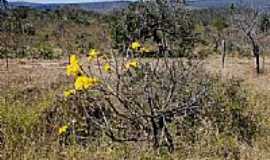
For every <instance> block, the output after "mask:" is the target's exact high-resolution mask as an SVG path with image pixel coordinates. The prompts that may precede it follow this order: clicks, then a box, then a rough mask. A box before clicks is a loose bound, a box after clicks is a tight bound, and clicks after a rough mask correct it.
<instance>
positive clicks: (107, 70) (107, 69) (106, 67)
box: [103, 63, 112, 73]
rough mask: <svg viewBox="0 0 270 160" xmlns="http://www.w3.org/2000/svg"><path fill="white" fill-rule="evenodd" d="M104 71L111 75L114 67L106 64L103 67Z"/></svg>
mask: <svg viewBox="0 0 270 160" xmlns="http://www.w3.org/2000/svg"><path fill="white" fill-rule="evenodd" d="M103 70H104V71H105V72H107V73H110V72H111V71H112V67H111V65H110V64H109V63H106V64H104V65H103Z"/></svg>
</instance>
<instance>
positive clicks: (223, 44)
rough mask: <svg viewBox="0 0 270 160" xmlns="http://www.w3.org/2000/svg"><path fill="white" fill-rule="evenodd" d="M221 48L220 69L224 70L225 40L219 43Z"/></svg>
mask: <svg viewBox="0 0 270 160" xmlns="http://www.w3.org/2000/svg"><path fill="white" fill-rule="evenodd" d="M221 46H222V48H221V50H222V51H221V52H222V57H221V58H222V59H221V61H222V68H224V67H225V56H226V43H225V40H222V42H221Z"/></svg>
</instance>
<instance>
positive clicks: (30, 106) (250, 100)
mask: <svg viewBox="0 0 270 160" xmlns="http://www.w3.org/2000/svg"><path fill="white" fill-rule="evenodd" d="M0 18H1V21H0V42H1V43H0V58H2V59H4V60H7V61H6V62H5V63H7V64H8V63H9V61H8V59H13V60H14V59H15V60H18V59H20V58H29V59H31V60H36V61H35V62H39V61H42V60H43V59H50V60H51V61H50V62H55V61H52V60H55V59H59V60H58V61H61V60H62V59H68V62H66V61H65V63H64V69H63V67H62V68H59V69H56V70H58V72H59V70H60V72H61V73H65V72H66V75H64V74H59V73H58V72H57V71H56V70H54V73H48V75H50V76H48V77H43V81H38V82H35V83H33V82H34V81H33V80H32V79H33V77H34V76H33V75H30V76H29V77H27V75H26V80H25V81H23V82H20V79H18V78H13V79H12V80H14V81H15V82H13V83H12V81H10V77H9V74H10V75H11V74H12V73H11V71H9V70H7V74H6V75H7V79H5V80H6V81H7V85H3V87H2V84H1V83H0V87H2V88H3V89H2V88H0V157H1V158H2V159H234V160H239V159H254V158H257V157H258V156H260V157H263V158H269V156H268V155H267V154H266V153H267V151H268V150H269V142H268V141H266V140H265V139H269V133H268V132H269V129H270V120H269V117H268V116H267V113H269V109H267V107H266V106H268V105H269V104H270V102H269V100H268V99H269V96H267V94H266V95H265V94H263V92H257V91H255V90H253V89H250V88H249V87H248V86H247V85H246V84H244V82H243V81H241V80H239V79H237V78H234V77H233V78H232V79H230V78H224V77H223V76H221V75H222V74H215V73H212V72H209V70H208V69H207V67H205V64H204V63H203V60H204V59H207V57H211V56H213V55H219V54H220V55H221V56H220V57H221V60H222V61H221V62H222V65H221V68H226V65H225V64H226V57H228V56H231V55H236V54H237V56H239V57H240V58H243V57H245V56H248V57H249V58H251V57H252V56H254V57H255V60H256V70H255V71H256V72H257V73H258V75H257V76H261V75H259V74H260V73H263V72H262V71H263V70H262V68H261V64H260V58H261V57H262V56H263V52H267V51H268V48H267V45H265V43H267V42H268V41H267V40H266V39H267V35H268V31H269V27H270V20H269V16H268V14H267V13H263V14H262V13H260V12H257V11H256V9H254V8H253V9H252V8H237V7H236V6H234V5H231V6H229V7H228V8H222V9H203V10H189V9H187V8H185V7H184V6H183V5H182V4H176V3H172V2H170V1H159V0H156V1H147V2H136V3H133V4H131V5H130V6H129V7H128V8H126V9H124V10H120V11H114V12H110V13H106V14H98V13H94V12H86V11H82V10H79V9H77V8H73V7H67V8H62V9H58V10H54V11H41V10H33V9H29V8H16V9H12V10H7V9H1V10H0ZM250 52H251V53H252V54H249V53H250ZM20 63H22V62H20ZM13 65H14V63H13ZM23 65H26V64H23ZM10 67H11V68H12V66H10ZM7 69H9V68H7ZM15 69H18V70H19V69H20V68H15ZM64 70H65V71H64ZM221 71H223V70H221ZM255 71H253V72H254V73H256V72H255ZM41 72H45V70H42V71H41ZM50 72H51V71H50ZM28 73H29V72H28ZM34 73H35V74H37V72H34ZM21 74H23V73H21ZM29 74H30V73H29ZM3 75H4V74H3ZM0 76H1V75H0ZM0 78H2V77H0ZM3 78H5V77H4V76H3ZM52 79H56V80H55V81H54V82H51V83H50V82H49V81H50V80H52ZM28 82H30V83H31V85H30V87H29V86H26V85H25V84H27V83H28ZM17 83H18V84H17ZM42 84H45V87H44V86H43V85H42ZM19 86H20V87H19ZM267 93H268V92H267ZM258 150H259V151H258ZM251 153H254V155H253V154H251ZM261 154H263V155H261Z"/></svg>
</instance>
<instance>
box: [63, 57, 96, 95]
mask: <svg viewBox="0 0 270 160" xmlns="http://www.w3.org/2000/svg"><path fill="white" fill-rule="evenodd" d="M66 72H67V75H68V76H74V78H75V82H74V87H75V89H70V90H67V91H64V96H65V97H69V96H71V95H74V94H76V91H82V90H86V89H89V88H92V87H94V86H96V85H97V84H98V83H100V81H99V80H98V79H97V78H96V77H89V76H87V75H84V74H83V72H82V69H81V66H80V64H79V58H78V57H77V56H76V55H71V56H70V59H69V65H67V67H66Z"/></svg>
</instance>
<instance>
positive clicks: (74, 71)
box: [66, 54, 81, 77]
mask: <svg viewBox="0 0 270 160" xmlns="http://www.w3.org/2000/svg"><path fill="white" fill-rule="evenodd" d="M80 71H81V67H80V65H79V59H78V57H77V56H76V55H74V54H73V55H71V56H70V57H69V65H67V68H66V72H67V75H68V76H71V75H73V76H75V77H76V76H78V74H79V73H80Z"/></svg>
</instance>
